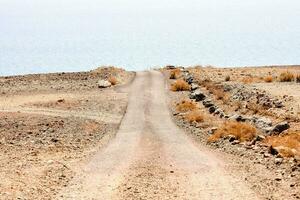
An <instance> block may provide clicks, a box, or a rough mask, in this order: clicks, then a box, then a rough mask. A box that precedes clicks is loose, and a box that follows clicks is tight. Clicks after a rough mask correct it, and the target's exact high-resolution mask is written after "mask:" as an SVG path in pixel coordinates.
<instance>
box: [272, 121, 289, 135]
mask: <svg viewBox="0 0 300 200" xmlns="http://www.w3.org/2000/svg"><path fill="white" fill-rule="evenodd" d="M289 128H290V125H289V123H288V122H281V123H279V124H276V125H275V126H274V128H273V129H272V131H271V133H273V134H279V133H281V132H282V131H285V130H287V129H289Z"/></svg>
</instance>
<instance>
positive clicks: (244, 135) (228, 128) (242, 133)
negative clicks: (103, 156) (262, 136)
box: [208, 121, 257, 142]
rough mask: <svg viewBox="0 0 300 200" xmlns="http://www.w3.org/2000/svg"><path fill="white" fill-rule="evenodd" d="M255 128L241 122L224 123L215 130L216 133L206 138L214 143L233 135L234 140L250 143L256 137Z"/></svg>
mask: <svg viewBox="0 0 300 200" xmlns="http://www.w3.org/2000/svg"><path fill="white" fill-rule="evenodd" d="M256 133H257V131H256V128H255V127H253V126H252V125H250V124H247V123H243V122H233V121H229V122H224V124H223V125H222V126H221V127H219V128H218V130H216V132H215V133H214V134H213V135H211V136H210V137H209V138H208V141H209V142H215V141H217V140H218V139H220V138H222V137H226V136H229V135H233V136H235V137H236V139H238V140H240V141H241V142H243V141H251V140H252V139H253V138H254V137H255V136H256Z"/></svg>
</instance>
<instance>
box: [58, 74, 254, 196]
mask: <svg viewBox="0 0 300 200" xmlns="http://www.w3.org/2000/svg"><path fill="white" fill-rule="evenodd" d="M130 91H131V92H130V96H129V104H128V107H127V112H126V114H125V116H124V118H123V120H122V123H121V126H120V129H119V131H118V133H117V135H116V138H115V139H114V140H112V141H111V143H110V144H109V145H108V146H107V147H106V148H103V149H101V150H100V151H99V152H98V153H97V154H95V156H94V157H93V158H92V159H91V160H90V162H89V163H88V164H87V165H86V166H84V167H83V168H82V170H81V173H78V174H77V175H76V176H75V177H74V178H73V180H72V181H71V182H70V184H69V185H68V186H67V187H66V188H64V189H63V190H62V191H61V192H60V193H59V194H58V195H57V199H241V198H243V199H259V198H260V197H259V195H257V194H256V193H255V192H253V191H252V190H251V189H249V187H248V185H247V184H246V183H245V182H244V180H241V179H240V178H239V176H233V175H232V174H231V173H229V171H227V170H226V159H227V157H223V155H222V154H218V153H214V152H212V151H210V150H208V149H207V148H205V147H203V146H200V145H199V144H196V143H194V142H193V141H192V140H190V139H189V138H188V137H187V136H186V135H185V134H184V132H183V131H182V130H180V129H178V127H177V126H176V125H175V124H174V123H173V121H172V120H171V116H170V112H169V109H168V103H167V96H166V94H165V83H164V78H163V76H162V75H161V74H160V73H159V72H157V71H150V72H138V73H137V75H136V78H135V80H134V82H133V83H132V85H131V87H130ZM235 174H236V173H235ZM236 175H237V174H236Z"/></svg>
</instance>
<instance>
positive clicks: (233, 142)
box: [231, 140, 240, 145]
mask: <svg viewBox="0 0 300 200" xmlns="http://www.w3.org/2000/svg"><path fill="white" fill-rule="evenodd" d="M239 143H240V141H239V140H233V141H232V142H231V144H232V145H236V144H239Z"/></svg>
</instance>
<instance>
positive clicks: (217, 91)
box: [202, 81, 229, 104]
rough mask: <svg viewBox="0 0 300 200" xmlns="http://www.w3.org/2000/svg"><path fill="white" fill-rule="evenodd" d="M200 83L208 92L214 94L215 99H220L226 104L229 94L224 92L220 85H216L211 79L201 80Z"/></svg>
mask: <svg viewBox="0 0 300 200" xmlns="http://www.w3.org/2000/svg"><path fill="white" fill-rule="evenodd" d="M202 85H204V87H206V89H207V90H208V91H209V93H211V94H213V95H215V97H216V99H217V100H222V101H223V103H225V104H227V103H228V101H229V96H228V94H227V93H226V92H224V89H223V88H222V86H221V85H217V84H216V83H214V82H212V81H203V82H202Z"/></svg>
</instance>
